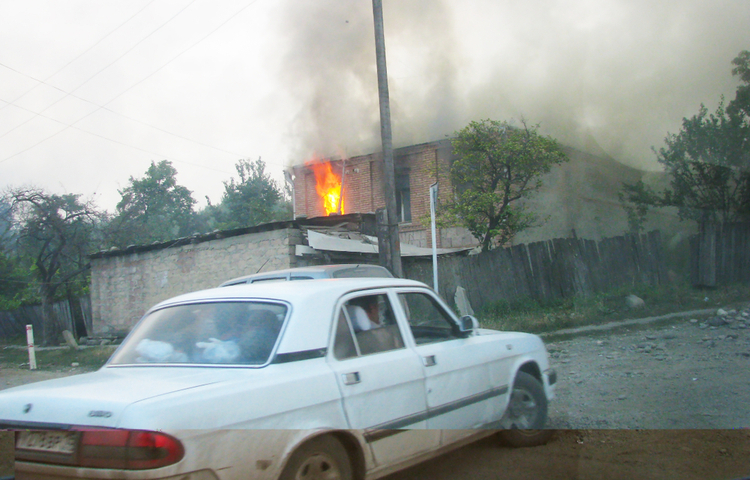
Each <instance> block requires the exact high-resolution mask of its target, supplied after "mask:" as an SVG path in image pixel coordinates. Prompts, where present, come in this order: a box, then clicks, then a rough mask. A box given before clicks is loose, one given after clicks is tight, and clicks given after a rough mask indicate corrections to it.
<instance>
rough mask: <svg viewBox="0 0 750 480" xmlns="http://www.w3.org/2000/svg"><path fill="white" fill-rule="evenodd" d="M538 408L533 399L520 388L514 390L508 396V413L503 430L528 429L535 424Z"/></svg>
mask: <svg viewBox="0 0 750 480" xmlns="http://www.w3.org/2000/svg"><path fill="white" fill-rule="evenodd" d="M537 410H538V406H537V403H536V401H535V400H534V397H533V396H532V395H531V394H530V393H529V392H527V391H526V390H524V389H522V388H514V389H513V391H512V392H511V394H510V402H509V403H508V411H507V412H506V413H505V419H504V421H503V428H508V429H510V428H517V429H530V428H534V424H535V423H536V417H537Z"/></svg>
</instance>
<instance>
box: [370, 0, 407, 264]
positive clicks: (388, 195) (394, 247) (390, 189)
mask: <svg viewBox="0 0 750 480" xmlns="http://www.w3.org/2000/svg"><path fill="white" fill-rule="evenodd" d="M372 13H373V18H374V20H375V59H376V62H377V68H378V96H379V98H380V138H381V140H382V143H383V196H384V198H385V211H386V215H385V221H386V224H387V235H385V236H386V238H385V241H386V243H387V244H388V245H387V248H385V249H383V245H382V244H381V245H380V250H381V251H382V250H384V253H385V255H383V253H381V255H380V258H381V262H385V265H384V266H385V267H386V268H387V269H388V270H390V271H391V273H392V274H393V275H394V276H396V277H399V278H401V277H403V276H404V274H403V270H402V268H401V243H400V242H399V237H398V215H397V214H396V180H395V173H394V167H393V135H392V133H391V104H390V100H389V98H388V70H387V69H386V65H385V37H384V35H383V2H382V0H372ZM379 243H381V242H379Z"/></svg>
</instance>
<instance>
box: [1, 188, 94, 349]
mask: <svg viewBox="0 0 750 480" xmlns="http://www.w3.org/2000/svg"><path fill="white" fill-rule="evenodd" d="M4 197H5V198H4V200H5V201H7V202H8V203H9V205H10V212H11V215H12V218H13V223H14V224H15V225H16V226H17V242H18V251H19V255H20V257H21V258H26V259H28V260H29V262H30V263H31V270H32V272H33V274H34V276H35V277H36V280H37V282H38V283H39V294H40V297H41V300H42V314H43V319H42V331H41V332H39V338H40V340H41V343H42V344H43V345H50V344H54V343H56V342H58V341H59V340H60V334H61V332H62V330H63V325H61V324H60V323H58V321H57V319H56V317H55V315H54V314H53V312H52V304H53V302H54V300H55V296H56V294H57V293H58V291H60V290H61V289H68V290H70V289H69V286H70V285H71V282H75V281H76V280H78V282H79V283H85V280H82V279H81V277H82V276H83V274H84V273H85V272H86V271H87V270H88V268H89V263H88V257H87V255H88V254H89V253H91V250H92V239H93V238H94V235H93V232H94V229H95V224H96V221H97V219H98V217H99V212H98V211H97V210H96V208H95V206H94V205H93V204H91V203H88V202H85V203H82V202H81V201H80V195H72V194H66V195H54V194H50V193H47V192H44V191H42V190H40V189H36V188H17V189H12V190H10V191H9V192H8V193H7V194H6V195H5V196H4Z"/></svg>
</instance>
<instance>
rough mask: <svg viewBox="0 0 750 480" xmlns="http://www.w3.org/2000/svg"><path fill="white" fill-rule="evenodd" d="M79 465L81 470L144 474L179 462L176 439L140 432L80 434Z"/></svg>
mask: <svg viewBox="0 0 750 480" xmlns="http://www.w3.org/2000/svg"><path fill="white" fill-rule="evenodd" d="M80 445H81V447H80V449H79V451H78V464H79V465H80V466H82V467H94V468H115V469H124V470H145V469H149V468H158V467H165V466H167V465H172V464H173V463H177V462H179V461H180V460H182V457H183V455H184V454H185V450H184V448H183V447H182V444H181V443H180V441H179V440H177V439H176V438H174V437H172V436H170V435H167V434H165V433H161V432H147V431H143V430H114V429H113V430H83V431H82V432H81V444H80Z"/></svg>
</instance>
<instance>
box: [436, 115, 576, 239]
mask: <svg viewBox="0 0 750 480" xmlns="http://www.w3.org/2000/svg"><path fill="white" fill-rule="evenodd" d="M537 128H538V126H536V127H529V126H527V125H526V124H525V123H523V128H514V127H512V126H510V125H509V124H508V123H507V122H497V121H494V120H482V121H480V122H476V121H475V122H471V123H470V124H469V125H468V126H466V127H465V128H464V129H462V130H460V131H458V132H456V138H455V139H454V140H453V151H454V153H455V154H456V155H457V156H458V157H459V158H458V160H456V161H455V162H454V163H453V165H452V166H451V170H450V178H451V183H452V185H453V187H454V201H453V202H451V203H449V204H448V205H446V208H445V210H444V211H443V212H442V213H441V217H442V218H441V224H443V225H445V224H450V223H453V224H460V225H463V226H465V227H466V228H468V229H469V231H470V232H471V233H472V235H474V237H476V238H477V240H479V241H480V243H481V245H482V250H489V249H491V248H492V247H493V246H495V245H502V244H504V243H505V242H507V241H509V240H510V239H512V238H513V236H515V235H516V234H517V233H518V232H520V231H522V230H524V229H526V228H529V227H531V226H533V225H534V223H535V221H536V220H537V219H536V216H535V215H534V214H533V213H531V212H527V211H525V210H524V209H523V207H521V206H519V205H518V200H521V199H523V198H527V197H529V196H530V195H531V194H532V193H533V192H535V191H537V190H538V189H539V188H541V186H542V181H541V176H542V175H543V174H545V173H548V172H549V171H550V170H551V169H552V167H553V166H555V165H559V164H561V163H563V162H565V161H567V160H568V158H567V156H566V155H565V154H564V153H563V152H562V149H561V148H560V146H559V144H558V143H557V141H555V140H554V139H553V138H551V137H548V136H542V135H540V134H539V133H538V132H537Z"/></svg>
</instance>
